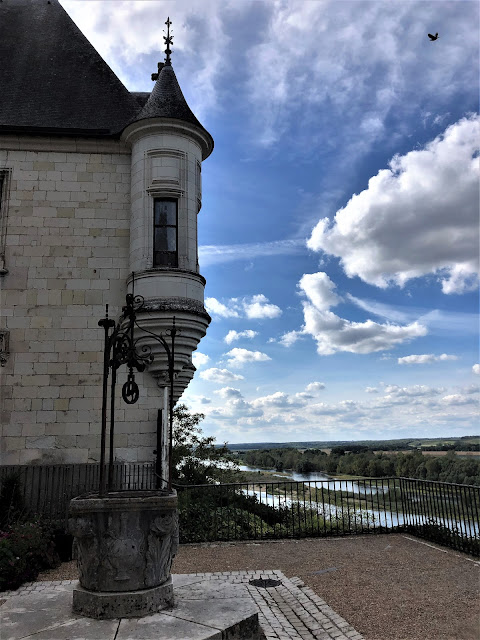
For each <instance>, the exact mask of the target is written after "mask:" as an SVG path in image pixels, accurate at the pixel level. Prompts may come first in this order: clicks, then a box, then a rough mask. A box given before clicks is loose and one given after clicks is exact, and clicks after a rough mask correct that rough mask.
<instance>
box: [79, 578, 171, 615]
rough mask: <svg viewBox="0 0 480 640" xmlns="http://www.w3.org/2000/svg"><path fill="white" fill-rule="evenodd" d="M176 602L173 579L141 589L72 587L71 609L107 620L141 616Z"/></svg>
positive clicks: (80, 613)
mask: <svg viewBox="0 0 480 640" xmlns="http://www.w3.org/2000/svg"><path fill="white" fill-rule="evenodd" d="M172 605H173V587H172V579H171V578H169V579H168V580H167V581H166V582H165V583H164V584H161V585H159V586H158V587H152V588H151V589H142V590H140V591H121V592H115V593H112V592H106V591H88V590H87V589H84V588H83V587H81V586H78V587H77V588H76V589H74V590H73V604H72V611H73V613H76V614H77V615H80V616H87V617H88V618H95V619H97V620H105V619H110V620H111V619H112V618H138V617H142V616H148V615H150V614H152V613H158V611H161V610H162V609H166V608H167V607H171V606H172Z"/></svg>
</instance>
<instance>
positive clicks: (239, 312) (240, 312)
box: [205, 293, 282, 337]
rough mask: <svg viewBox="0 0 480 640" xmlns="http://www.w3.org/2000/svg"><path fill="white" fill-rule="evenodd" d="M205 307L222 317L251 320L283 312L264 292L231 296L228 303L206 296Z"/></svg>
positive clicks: (274, 315)
mask: <svg viewBox="0 0 480 640" xmlns="http://www.w3.org/2000/svg"><path fill="white" fill-rule="evenodd" d="M205 308H206V309H207V311H208V312H209V313H211V314H213V315H216V316H219V317H221V318H241V317H245V318H248V319H250V320H263V319H265V318H267V319H272V318H278V316H280V315H281V314H282V310H281V309H280V307H277V305H276V304H272V303H271V302H269V300H268V298H267V297H266V296H264V295H263V293H258V294H256V295H254V296H244V297H243V298H230V299H229V300H228V301H227V303H226V304H224V303H223V302H220V301H219V300H217V299H216V298H206V300H205ZM246 337H250V336H246Z"/></svg>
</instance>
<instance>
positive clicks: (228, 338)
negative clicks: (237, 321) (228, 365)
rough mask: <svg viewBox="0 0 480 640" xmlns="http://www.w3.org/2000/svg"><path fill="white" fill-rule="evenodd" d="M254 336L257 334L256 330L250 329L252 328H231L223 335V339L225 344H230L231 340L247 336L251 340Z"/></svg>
mask: <svg viewBox="0 0 480 640" xmlns="http://www.w3.org/2000/svg"><path fill="white" fill-rule="evenodd" d="M255 336H258V331H252V329H245V331H235V330H234V329H231V330H230V331H229V332H228V333H227V335H226V336H225V337H224V339H223V341H224V342H226V343H227V344H232V342H235V340H240V338H248V339H249V340H251V339H252V338H254V337H255Z"/></svg>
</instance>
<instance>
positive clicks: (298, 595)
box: [0, 571, 363, 640]
mask: <svg viewBox="0 0 480 640" xmlns="http://www.w3.org/2000/svg"><path fill="white" fill-rule="evenodd" d="M194 575H195V576H196V577H198V578H199V581H204V580H205V579H208V580H211V581H218V582H224V583H226V584H243V585H245V587H246V588H247V590H248V593H249V594H250V596H251V597H252V599H253V601H254V602H255V604H256V606H257V609H258V617H259V622H260V626H261V628H262V630H263V632H264V634H265V638H266V640H363V636H361V635H360V634H359V633H358V632H357V631H355V629H354V628H353V627H352V626H351V625H350V624H349V623H348V622H347V621H346V620H344V619H343V618H342V617H341V616H339V615H337V614H336V613H335V611H333V609H331V608H330V607H329V606H328V605H327V603H326V602H324V601H323V600H322V599H321V598H319V597H318V596H317V595H316V594H315V593H314V592H313V591H312V590H311V589H310V588H309V587H306V586H305V585H304V583H303V582H302V581H301V580H300V579H299V578H287V577H286V576H285V575H284V574H283V573H282V572H281V571H227V572H218V573H197V574H194ZM178 577H180V576H178ZM254 579H261V580H269V579H270V580H276V581H280V582H281V584H280V585H278V586H273V587H261V586H253V585H251V584H250V581H251V580H254ZM76 582H77V581H76V580H59V581H50V582H31V583H28V584H26V585H24V586H23V587H20V588H19V589H18V590H17V591H6V592H4V593H1V594H0V598H1V599H8V598H10V597H12V596H25V597H28V595H29V594H32V593H39V592H49V593H51V592H55V591H59V592H61V591H65V589H66V588H68V587H70V588H73V585H74V584H75V583H76ZM174 584H175V579H174ZM24 637H25V636H24ZM185 640H188V639H187V638H186V639H185Z"/></svg>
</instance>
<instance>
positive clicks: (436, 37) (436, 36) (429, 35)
mask: <svg viewBox="0 0 480 640" xmlns="http://www.w3.org/2000/svg"><path fill="white" fill-rule="evenodd" d="M427 35H428V37H429V38H430V41H431V42H433V41H434V40H437V39H438V33H436V34H435V35H434V36H432V34H431V33H429V34H427Z"/></svg>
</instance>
